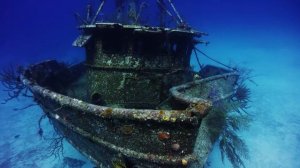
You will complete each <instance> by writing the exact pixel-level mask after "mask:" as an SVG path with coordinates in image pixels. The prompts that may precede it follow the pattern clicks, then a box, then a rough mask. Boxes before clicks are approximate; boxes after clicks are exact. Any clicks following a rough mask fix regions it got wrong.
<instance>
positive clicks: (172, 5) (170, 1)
mask: <svg viewBox="0 0 300 168" xmlns="http://www.w3.org/2000/svg"><path fill="white" fill-rule="evenodd" d="M168 1H169V3H170V5H171V7H172V8H173V10H174V12H175V14H176V15H177V18H178V19H179V21H180V23H181V24H182V23H183V20H182V18H181V17H180V15H179V13H178V11H177V10H176V8H175V6H174V4H173V2H172V0H168Z"/></svg>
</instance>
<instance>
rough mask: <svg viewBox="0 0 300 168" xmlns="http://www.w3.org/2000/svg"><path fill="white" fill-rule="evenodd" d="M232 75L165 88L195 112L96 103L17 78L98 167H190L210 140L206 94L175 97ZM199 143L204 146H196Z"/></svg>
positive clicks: (204, 152) (202, 156)
mask: <svg viewBox="0 0 300 168" xmlns="http://www.w3.org/2000/svg"><path fill="white" fill-rule="evenodd" d="M235 76H236V74H230V73H229V74H224V75H221V76H216V77H211V78H209V80H207V79H206V80H205V79H204V80H203V82H201V81H197V82H196V83H195V84H193V83H189V84H188V85H183V86H181V87H175V88H173V89H171V90H170V91H171V93H172V94H174V95H173V96H174V97H175V99H178V100H179V101H180V102H179V101H178V103H183V104H184V103H189V104H194V105H195V107H198V108H199V107H201V111H198V112H197V108H192V107H193V106H191V105H190V106H189V107H190V108H187V109H184V110H153V109H125V108H112V107H104V106H98V105H94V104H90V103H87V102H84V101H82V100H79V99H76V98H72V97H69V96H67V95H64V94H60V93H57V92H54V91H51V90H49V89H48V88H46V87H43V86H40V85H39V84H38V83H37V81H36V80H35V79H33V78H32V77H30V76H29V75H27V76H26V75H25V76H23V77H22V82H23V83H24V84H25V85H26V86H27V87H28V88H29V89H30V90H31V92H32V93H33V95H34V98H35V100H36V101H37V102H38V104H39V105H40V106H41V108H42V109H43V110H44V112H45V113H46V114H47V116H48V117H49V118H50V119H51V121H52V122H53V124H54V126H55V128H57V130H58V131H59V132H60V133H61V134H62V135H63V136H64V137H65V138H66V139H67V140H68V141H69V142H70V143H71V144H72V145H73V146H74V147H76V148H77V149H78V150H79V151H80V152H81V153H83V154H84V155H86V156H87V157H88V158H89V159H90V160H92V161H93V162H94V163H95V164H96V165H97V166H98V167H118V166H121V167H122V166H123V167H192V166H195V165H198V166H199V165H200V166H201V165H203V164H204V163H205V161H206V158H207V155H208V153H209V151H210V148H211V146H212V143H213V142H211V139H210V138H209V137H208V135H206V132H205V131H201V130H206V129H207V128H205V125H204V127H203V126H201V122H202V121H205V115H206V114H207V113H208V112H209V107H208V106H210V105H211V104H209V101H208V100H205V99H199V98H193V97H189V96H180V95H181V94H185V93H181V90H182V88H185V89H183V90H185V91H186V90H188V87H194V86H198V85H199V86H200V85H201V86H205V85H207V86H210V84H209V82H210V81H216V80H217V81H221V83H224V82H222V81H225V82H226V81H230V82H229V84H228V85H229V86H231V85H233V83H232V81H235V80H233V79H231V77H234V78H235ZM205 83H206V84H205ZM213 83H214V84H218V82H213ZM227 90H228V88H227ZM231 94H232V92H230V94H224V95H227V96H226V97H224V96H223V97H222V98H221V99H226V98H229V97H230V95H231ZM180 98H183V99H182V100H180ZM189 101H190V102H189ZM195 101H197V102H195ZM198 113H199V114H198ZM204 123H205V122H204ZM199 144H200V145H199ZM201 144H206V146H205V147H201Z"/></svg>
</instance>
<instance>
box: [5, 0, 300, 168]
mask: <svg viewBox="0 0 300 168" xmlns="http://www.w3.org/2000/svg"><path fill="white" fill-rule="evenodd" d="M174 2H175V4H176V5H177V8H178V10H179V11H180V13H181V15H182V16H183V18H184V19H185V20H186V21H187V22H188V23H189V24H190V25H191V26H192V27H194V28H195V29H198V30H200V31H204V32H208V33H209V36H208V37H205V40H208V41H210V44H209V45H208V46H199V48H201V49H202V50H203V51H205V52H206V53H207V54H208V55H210V56H212V57H214V58H216V59H218V60H220V61H222V62H224V63H227V64H230V65H239V66H241V67H247V68H249V69H252V70H253V73H252V74H253V75H254V76H255V78H254V79H253V80H255V82H256V83H257V85H254V84H251V83H249V86H250V88H251V89H252V102H251V108H250V109H249V112H250V113H251V114H252V115H253V117H254V121H253V122H252V124H251V127H250V128H249V129H248V130H245V131H241V132H240V133H239V135H240V136H241V137H243V138H244V139H245V142H246V144H247V145H248V146H249V150H250V156H251V158H250V159H249V160H248V161H245V162H246V166H247V167H262V168H265V167H272V168H279V167H283V168H294V167H300V160H299V156H300V151H299V149H300V131H299V128H300V98H299V97H300V89H299V86H300V51H299V49H300V1H299V0H252V1H246V0H209V1H204V0H189V1H184V2H182V1H180V0H175V1H174ZM85 5H86V0H82V1H79V0H76V1H63V2H62V1H58V0H52V1H49V0H39V1H38V0H26V1H18V0H1V1H0V66H1V67H5V66H6V65H8V64H10V63H13V64H22V65H28V64H30V63H35V62H38V61H41V60H45V59H59V60H62V61H67V62H69V63H76V62H78V61H80V60H82V59H84V52H83V50H82V49H79V48H74V47H72V46H71V43H72V41H73V40H74V39H75V38H76V37H77V35H78V33H79V32H78V31H77V30H76V29H75V26H76V22H75V19H74V17H73V13H74V12H77V11H83V10H84V8H85ZM200 59H201V61H202V62H203V63H211V62H210V61H209V60H208V59H206V58H205V57H200ZM192 64H193V65H195V66H196V65H197V64H196V63H195V62H194V59H193V62H192ZM195 68H197V67H195ZM5 97H6V93H5V92H2V91H1V92H0V99H2V98H5ZM30 103H31V102H30V100H26V99H21V100H20V101H11V102H9V103H7V104H5V105H1V106H0V167H45V168H47V167H62V165H63V161H62V159H60V160H59V159H55V158H53V157H51V158H49V157H48V156H47V148H46V147H47V145H48V143H49V142H47V141H45V140H41V139H40V138H39V137H38V136H37V129H38V124H37V121H38V119H39V117H40V116H41V115H42V111H41V109H40V108H39V107H37V106H34V107H32V108H28V109H26V110H23V111H14V110H13V108H15V107H22V106H24V105H27V104H30ZM42 125H43V128H44V129H45V132H46V133H47V134H48V135H52V132H53V129H52V127H51V126H50V125H49V123H48V121H47V120H44V121H43V123H42ZM64 153H65V156H68V157H72V158H76V159H80V160H83V161H85V162H86V164H84V165H83V167H92V164H91V163H90V162H89V161H88V160H87V159H86V158H84V157H83V156H81V155H80V154H79V153H78V152H76V150H75V149H73V148H72V147H71V146H70V145H69V144H67V143H65V148H64ZM209 161H210V163H211V167H213V168H219V167H231V165H230V164H229V163H228V162H227V161H226V162H225V163H224V164H223V163H222V161H221V156H220V152H219V150H218V148H217V146H216V147H215V148H214V150H213V151H212V153H211V155H210V157H209Z"/></svg>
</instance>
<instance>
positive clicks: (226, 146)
mask: <svg viewBox="0 0 300 168" xmlns="http://www.w3.org/2000/svg"><path fill="white" fill-rule="evenodd" d="M239 104H240V103H237V101H223V102H220V103H219V104H218V107H215V108H214V109H213V110H212V111H211V112H210V113H209V115H208V116H207V124H208V128H209V135H210V139H211V141H212V142H215V141H216V140H217V138H219V147H220V152H221V156H222V161H224V159H225V157H226V158H227V159H228V160H229V161H230V163H231V164H232V165H233V167H235V168H238V167H245V165H244V161H243V159H248V158H249V151H248V148H247V145H246V144H245V142H244V141H243V140H242V139H241V138H240V137H239V136H238V135H237V132H238V131H240V130H242V129H246V128H248V127H249V125H250V122H251V118H250V117H249V115H248V114H247V113H243V114H241V113H236V108H239Z"/></svg>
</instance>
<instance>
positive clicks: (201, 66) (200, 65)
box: [194, 49, 203, 69]
mask: <svg viewBox="0 0 300 168" xmlns="http://www.w3.org/2000/svg"><path fill="white" fill-rule="evenodd" d="M194 53H195V56H196V59H197V63H198V65H199V67H200V69H202V68H203V65H202V64H201V63H200V61H199V57H198V54H197V51H196V49H194Z"/></svg>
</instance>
